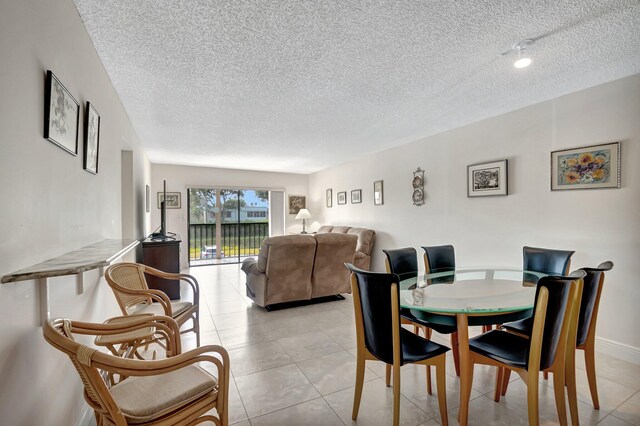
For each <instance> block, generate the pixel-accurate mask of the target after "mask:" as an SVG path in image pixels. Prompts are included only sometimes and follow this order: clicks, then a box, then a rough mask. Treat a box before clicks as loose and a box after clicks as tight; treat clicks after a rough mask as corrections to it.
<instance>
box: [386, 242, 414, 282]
mask: <svg viewBox="0 0 640 426" xmlns="http://www.w3.org/2000/svg"><path fill="white" fill-rule="evenodd" d="M382 252H383V253H384V254H385V255H386V256H387V258H386V262H385V265H386V267H387V272H388V273H392V274H396V275H398V276H399V277H400V279H401V280H403V279H407V278H412V277H416V276H418V257H417V253H416V249H414V248H413V247H406V248H399V249H384V250H382Z"/></svg>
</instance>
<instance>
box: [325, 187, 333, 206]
mask: <svg viewBox="0 0 640 426" xmlns="http://www.w3.org/2000/svg"><path fill="white" fill-rule="evenodd" d="M326 196H327V207H333V190H332V189H331V188H329V189H327V194H326Z"/></svg>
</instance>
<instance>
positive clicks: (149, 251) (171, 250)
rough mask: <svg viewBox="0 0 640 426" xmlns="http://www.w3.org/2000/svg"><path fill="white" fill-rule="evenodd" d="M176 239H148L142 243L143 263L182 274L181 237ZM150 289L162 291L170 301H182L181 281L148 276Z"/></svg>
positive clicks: (175, 237) (177, 236)
mask: <svg viewBox="0 0 640 426" xmlns="http://www.w3.org/2000/svg"><path fill="white" fill-rule="evenodd" d="M173 238H174V239H166V240H161V239H156V238H146V239H145V240H144V241H142V263H144V264H145V265H148V266H151V267H152V268H156V269H159V270H161V271H163V272H172V273H176V274H177V273H179V272H180V242H181V240H180V236H179V235H174V236H173ZM146 278H147V284H149V288H152V289H156V290H162V291H163V292H165V293H166V294H167V296H169V299H172V300H175V299H180V281H178V280H167V279H164V278H159V277H154V276H151V275H148V274H146Z"/></svg>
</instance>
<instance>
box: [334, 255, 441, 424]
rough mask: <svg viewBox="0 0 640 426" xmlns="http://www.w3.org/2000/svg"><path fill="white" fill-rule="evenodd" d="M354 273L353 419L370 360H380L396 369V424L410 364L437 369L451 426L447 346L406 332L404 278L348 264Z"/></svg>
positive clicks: (394, 372) (356, 411) (355, 415)
mask: <svg viewBox="0 0 640 426" xmlns="http://www.w3.org/2000/svg"><path fill="white" fill-rule="evenodd" d="M346 267H347V268H348V269H349V270H350V271H351V291H352V294H353V304H354V311H355V314H356V315H355V316H356V339H357V356H356V359H357V362H356V390H355V397H354V401H353V412H352V419H353V420H356V419H357V416H358V409H359V406H360V398H361V395H362V387H363V383H364V364H365V361H366V360H368V359H369V360H380V361H382V362H384V363H386V364H387V365H392V366H393V392H394V407H393V409H394V412H393V419H394V421H393V424H394V425H398V424H399V416H400V367H401V366H402V365H405V364H408V363H417V364H423V365H427V366H429V365H434V366H435V367H436V375H437V382H438V403H439V407H440V416H441V420H442V423H443V424H447V403H446V388H445V380H446V372H445V354H446V352H447V351H448V350H449V348H447V347H446V346H443V345H440V344H438V343H435V342H432V341H430V340H427V339H425V338H423V337H420V336H418V335H417V334H414V333H411V332H410V331H408V330H405V329H404V328H403V327H402V326H401V323H400V286H399V284H400V278H399V277H398V275H396V274H393V273H375V272H368V271H364V270H361V269H358V268H356V267H354V266H353V265H351V264H346Z"/></svg>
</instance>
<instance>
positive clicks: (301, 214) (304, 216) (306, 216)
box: [296, 209, 311, 234]
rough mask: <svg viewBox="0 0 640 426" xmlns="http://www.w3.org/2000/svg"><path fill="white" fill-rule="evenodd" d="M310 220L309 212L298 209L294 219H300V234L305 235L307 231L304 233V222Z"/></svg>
mask: <svg viewBox="0 0 640 426" xmlns="http://www.w3.org/2000/svg"><path fill="white" fill-rule="evenodd" d="M310 218H311V213H309V210H307V209H300V211H299V212H298V214H297V215H296V219H302V232H301V234H306V233H307V231H305V229H304V228H305V226H306V224H307V223H306V220H307V219H310Z"/></svg>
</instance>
